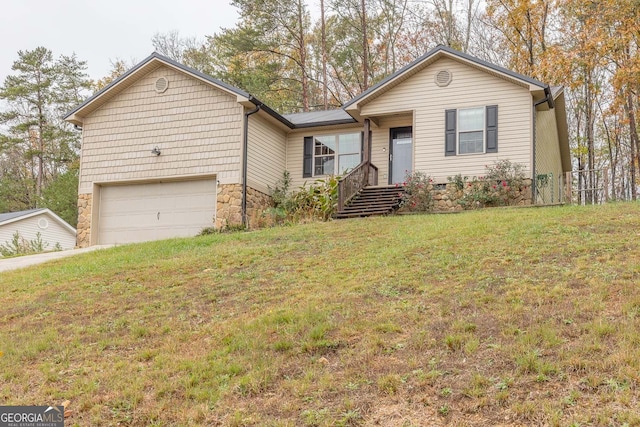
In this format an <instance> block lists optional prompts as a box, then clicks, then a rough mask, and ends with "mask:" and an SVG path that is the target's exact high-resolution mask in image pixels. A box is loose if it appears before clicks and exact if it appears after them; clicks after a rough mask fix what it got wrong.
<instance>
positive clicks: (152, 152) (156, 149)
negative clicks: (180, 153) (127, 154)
mask: <svg viewBox="0 0 640 427" xmlns="http://www.w3.org/2000/svg"><path fill="white" fill-rule="evenodd" d="M160 153H161V152H160V149H159V148H158V147H157V146H156V147H153V150H151V154H155V155H156V156H159V155H160Z"/></svg>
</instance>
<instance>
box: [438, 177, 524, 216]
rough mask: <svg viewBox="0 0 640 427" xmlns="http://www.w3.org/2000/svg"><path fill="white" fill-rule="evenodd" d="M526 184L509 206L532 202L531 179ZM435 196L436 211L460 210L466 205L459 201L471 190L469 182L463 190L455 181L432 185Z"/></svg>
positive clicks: (516, 193)
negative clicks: (441, 186) (436, 185)
mask: <svg viewBox="0 0 640 427" xmlns="http://www.w3.org/2000/svg"><path fill="white" fill-rule="evenodd" d="M524 186H525V188H526V190H524V191H516V192H515V194H514V198H513V199H511V201H510V202H509V206H526V205H530V204H531V180H530V179H525V180H524ZM430 190H431V192H432V193H431V194H432V196H433V211H434V212H459V211H463V210H464V209H465V207H464V206H463V205H462V204H460V203H459V202H458V201H459V200H462V199H463V198H464V196H465V195H466V194H468V193H469V191H470V190H471V189H470V187H469V186H468V183H465V187H464V189H463V190H459V189H458V187H457V186H456V185H455V184H453V183H448V184H446V185H445V187H444V188H434V186H430ZM474 208H476V207H475V206H467V207H466V209H474Z"/></svg>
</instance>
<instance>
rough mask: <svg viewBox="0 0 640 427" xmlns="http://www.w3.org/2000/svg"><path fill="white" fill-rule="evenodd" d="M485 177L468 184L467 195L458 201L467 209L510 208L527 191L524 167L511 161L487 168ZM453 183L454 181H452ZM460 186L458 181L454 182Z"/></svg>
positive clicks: (500, 162) (502, 161)
mask: <svg viewBox="0 0 640 427" xmlns="http://www.w3.org/2000/svg"><path fill="white" fill-rule="evenodd" d="M486 169H487V174H486V175H485V176H484V177H480V178H474V179H473V180H472V181H469V182H467V183H466V185H467V186H466V187H465V189H464V192H465V195H464V197H463V198H462V199H460V200H459V201H458V203H460V204H461V205H462V206H463V207H465V208H471V209H474V208H482V207H485V206H508V205H513V204H515V203H516V202H517V200H518V195H520V193H522V192H523V191H524V190H526V189H527V186H526V183H525V175H524V172H523V169H524V166H523V165H521V164H520V163H513V162H511V161H510V160H498V161H497V162H496V163H494V164H493V165H491V166H486ZM454 180H455V178H454ZM452 181H453V180H452ZM454 182H455V183H456V185H458V181H457V180H455V181H454Z"/></svg>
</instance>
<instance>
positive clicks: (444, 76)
mask: <svg viewBox="0 0 640 427" xmlns="http://www.w3.org/2000/svg"><path fill="white" fill-rule="evenodd" d="M451 79H452V76H451V72H449V70H440V71H438V72H437V73H436V84H437V85H438V86H440V87H445V86H449V83H451Z"/></svg>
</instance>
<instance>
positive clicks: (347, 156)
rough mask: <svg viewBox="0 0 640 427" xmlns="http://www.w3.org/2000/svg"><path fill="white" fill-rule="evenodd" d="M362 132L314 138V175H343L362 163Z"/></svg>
mask: <svg viewBox="0 0 640 427" xmlns="http://www.w3.org/2000/svg"><path fill="white" fill-rule="evenodd" d="M361 160H362V137H361V134H360V132H355V133H343V134H337V135H322V136H315V137H314V138H313V175H314V176H321V175H342V174H343V173H345V172H347V171H349V170H350V169H353V168H354V167H356V166H358V165H359V164H360V161H361Z"/></svg>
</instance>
